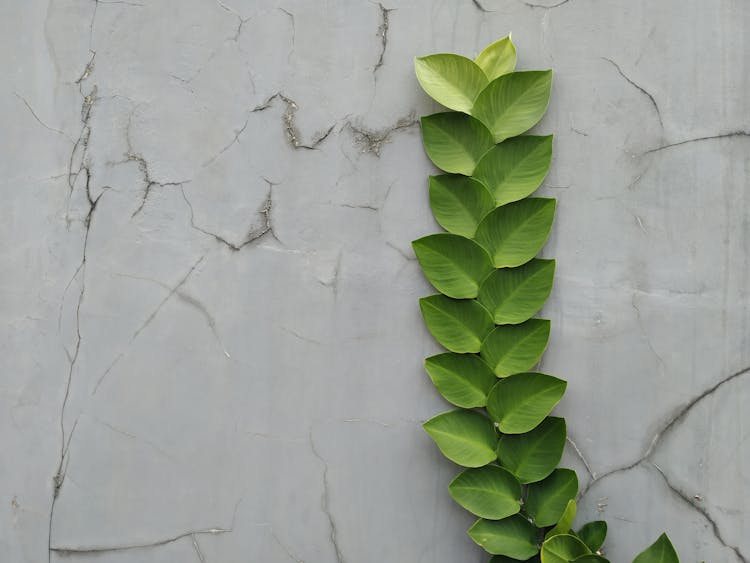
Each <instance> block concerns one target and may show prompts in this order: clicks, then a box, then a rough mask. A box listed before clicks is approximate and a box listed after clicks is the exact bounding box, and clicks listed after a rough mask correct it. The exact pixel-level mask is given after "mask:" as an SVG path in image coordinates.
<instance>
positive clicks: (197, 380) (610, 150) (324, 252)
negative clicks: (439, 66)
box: [0, 0, 750, 563]
mask: <svg viewBox="0 0 750 563" xmlns="http://www.w3.org/2000/svg"><path fill="white" fill-rule="evenodd" d="M544 4H546V5H547V6H548V7H545V6H544ZM0 26H1V27H2V32H1V33H0V42H1V46H2V50H1V52H2V55H0V61H1V63H0V64H1V65H2V67H1V68H2V76H3V80H2V86H1V87H0V108H1V115H0V124H1V130H2V135H0V143H1V144H2V159H1V162H2V174H1V175H0V185H1V186H2V200H1V203H0V259H1V262H0V264H1V265H2V267H1V268H0V320H1V321H2V322H0V330H1V331H2V335H1V338H0V349H1V351H2V358H3V361H2V363H3V369H2V381H0V417H1V418H2V424H0V443H1V444H2V452H3V455H2V459H1V460H0V491H1V493H2V510H0V554H1V555H0V559H1V560H2V561H7V562H11V563H14V562H33V563H38V562H46V561H48V554H49V559H50V561H53V562H65V563H90V562H98V561H106V562H111V563H134V562H138V563H166V562H178V561H179V562H182V561H185V562H191V561H195V562H208V563H240V562H242V563H247V562H253V563H255V562H258V563H284V562H294V561H297V562H303V561H304V562H305V563H344V562H345V563H381V562H384V561H388V562H392V563H455V562H457V561H462V562H480V561H486V560H487V557H486V556H485V555H483V554H482V552H481V551H480V550H479V549H478V548H476V547H475V546H474V545H473V544H472V542H471V541H470V539H469V538H468V537H467V536H466V535H465V533H464V530H465V529H466V528H467V527H468V525H469V524H470V522H471V520H472V519H471V518H470V517H469V515H468V514H466V513H465V512H463V511H462V510H461V509H459V508H458V507H457V506H455V505H454V504H453V503H452V501H451V500H450V498H449V497H448V494H447V491H446V485H447V484H448V482H449V480H450V479H451V478H452V477H453V476H454V474H455V473H456V472H457V468H456V467H455V466H453V465H452V464H451V463H449V462H447V461H446V460H445V459H443V458H442V457H441V456H440V455H439V453H438V451H437V449H436V448H435V447H434V445H433V444H432V443H431V441H430V440H429V438H428V437H427V436H426V435H425V434H423V432H422V430H421V428H420V422H421V421H423V420H425V419H426V418H429V417H430V416H432V415H434V414H436V413H438V412H440V411H441V410H444V409H446V405H445V404H444V403H443V402H442V401H441V399H440V398H439V396H438V395H437V393H436V392H435V391H434V390H433V389H432V388H431V385H430V384H429V381H428V379H427V377H426V375H425V374H424V373H423V370H422V367H421V365H422V360H423V358H424V357H425V356H427V355H429V354H431V353H434V352H435V350H437V348H438V347H437V345H436V344H435V343H434V342H433V341H432V339H431V338H430V336H429V335H428V334H427V332H426V330H425V329H424V327H423V325H422V321H421V318H420V314H419V310H418V306H417V298H418V297H419V296H422V295H425V294H427V293H429V292H430V288H429V287H428V284H427V283H426V282H425V281H424V279H423V278H422V276H421V273H420V271H419V268H418V265H417V264H416V262H415V261H414V257H413V254H412V251H411V249H410V245H409V243H410V241H411V240H412V239H414V238H416V237H418V236H421V235H423V234H428V233H431V232H434V231H436V230H437V226H436V224H435V223H434V222H433V220H432V218H431V215H430V211H429V208H428V202H427V197H426V178H427V176H428V174H430V173H432V172H433V170H434V169H433V168H432V167H431V165H430V164H429V162H428V161H427V159H426V158H425V156H424V154H423V151H422V148H421V141H420V137H419V131H418V126H417V125H416V124H415V122H414V118H415V116H419V115H422V114H426V113H431V112H433V111H435V110H436V109H437V106H436V105H435V104H433V103H432V102H431V101H430V100H429V99H428V98H427V97H426V96H425V95H424V94H423V93H422V92H421V90H420V89H419V86H418V85H417V83H416V81H415V79H414V77H413V74H412V57H414V56H415V55H420V54H427V53H432V52H440V51H450V52H458V53H464V54H467V55H473V54H475V53H477V52H478V50H480V49H481V48H482V47H483V46H484V45H486V44H488V43H489V42H491V41H493V40H494V39H497V38H499V37H501V36H503V35H505V34H506V33H507V32H509V31H512V32H513V37H514V39H515V41H516V42H517V45H518V48H519V52H520V61H519V66H520V67H521V68H546V67H552V68H553V69H554V70H555V72H556V75H555V76H556V77H555V84H554V89H553V97H552V103H551V106H550V111H549V114H548V116H547V117H546V118H545V119H544V120H543V121H542V123H541V124H540V125H539V126H538V127H537V129H536V130H537V131H539V132H544V133H547V132H554V133H555V135H556V141H555V158H554V162H553V166H552V171H551V173H550V175H549V177H548V179H547V181H546V183H545V186H544V188H543V189H542V190H541V193H542V194H544V195H546V196H552V197H557V198H558V200H559V206H558V213H557V219H556V225H555V230H554V233H553V236H552V238H551V241H550V243H549V244H548V245H547V249H546V251H545V254H546V255H547V256H551V257H552V256H553V257H555V258H557V259H558V274H557V278H556V286H555V289H554V294H553V297H552V299H551V300H550V302H549V304H548V306H547V307H546V309H545V315H546V316H547V317H548V318H550V319H552V321H553V336H552V339H551V343H550V347H549V351H548V353H547V354H546V357H545V359H544V362H543V369H544V370H546V371H548V372H550V373H553V374H555V375H558V376H560V377H564V378H566V379H568V380H569V381H570V385H569V391H568V395H567V397H566V398H565V399H564V402H563V404H562V405H561V408H560V409H559V412H561V413H563V414H564V415H565V416H567V417H568V424H569V429H570V434H571V437H572V439H573V440H574V441H575V443H576V444H577V446H578V452H577V453H576V451H574V449H573V448H572V447H571V449H570V451H569V452H568V454H566V459H565V464H566V465H568V466H571V467H574V468H576V469H577V470H578V471H579V475H580V478H581V482H582V486H583V487H585V494H584V495H583V497H582V499H581V507H582V508H581V512H582V513H583V514H582V516H583V517H584V518H594V517H603V518H605V519H606V520H607V521H608V522H609V523H610V530H611V536H610V539H609V542H608V553H609V554H610V556H611V557H612V558H613V560H614V561H621V562H623V561H630V559H629V557H632V555H633V554H634V553H635V552H636V551H638V550H639V549H640V548H642V547H644V546H645V545H646V544H648V543H650V542H651V541H652V540H653V539H654V538H655V537H656V535H658V533H660V532H661V531H662V530H665V529H666V530H668V532H669V533H670V535H671V536H672V538H673V540H674V542H675V544H676V545H677V546H678V548H679V550H680V552H681V554H682V556H683V561H686V562H698V561H703V560H705V561H707V562H711V563H719V562H735V561H746V560H747V559H748V558H750V537H749V536H748V534H747V530H748V529H750V519H749V514H750V513H749V511H750V498H748V495H749V494H750V453H749V452H750V444H748V441H747V439H748V437H749V436H750V434H748V432H750V430H748V428H749V427H750V410H748V409H745V408H744V406H745V405H746V403H747V401H748V399H750V376H748V374H749V373H750V372H748V371H747V370H748V366H750V348H749V345H750V324H748V319H749V318H750V317H749V314H750V297H749V295H748V287H749V286H748V283H749V282H750V279H749V276H750V262H749V260H748V259H749V257H750V252H749V251H748V241H749V236H750V223H749V222H748V218H749V217H750V208H749V207H748V205H749V204H750V185H749V183H748V177H749V175H750V157H749V155H750V139H748V136H749V135H750V134H749V133H748V130H749V128H750V102H749V101H748V100H750V97H748V95H747V92H748V91H749V90H750V73H749V72H748V68H747V65H748V63H747V61H748V52H750V51H749V50H750V45H748V34H747V30H748V29H749V28H750V4H749V3H748V2H746V1H745V0H713V1H707V0H660V1H658V2H655V1H652V0H627V1H625V0H621V1H617V0H563V1H559V0H558V1H557V2H554V1H551V0H534V1H529V2H525V1H523V0H475V1H473V2H472V0H461V1H451V2H430V1H428V0H420V1H409V2H407V1H403V2H399V1H396V0H393V1H390V0H388V1H386V0H382V4H378V3H377V2H370V1H364V0H362V1H359V0H358V1H356V2H355V1H344V0H339V1H326V2H305V1H303V0H284V1H282V2H280V3H273V2H250V1H241V0H99V1H98V2H95V1H92V0H49V1H42V0H28V1H23V2H18V1H12V0H5V1H4V2H2V6H1V7H0ZM56 475H59V476H60V478H59V479H58V481H57V487H56V484H55V476H56ZM63 476H64V478H63ZM56 488H58V489H59V490H58V491H57V494H55V489H56ZM582 521H583V520H582ZM139 546H140V547H139Z"/></svg>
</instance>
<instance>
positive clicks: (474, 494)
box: [448, 465, 522, 520]
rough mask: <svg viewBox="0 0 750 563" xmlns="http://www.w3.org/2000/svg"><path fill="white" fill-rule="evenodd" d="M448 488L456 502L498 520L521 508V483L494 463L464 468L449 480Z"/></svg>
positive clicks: (476, 512) (471, 510)
mask: <svg viewBox="0 0 750 563" xmlns="http://www.w3.org/2000/svg"><path fill="white" fill-rule="evenodd" d="M448 491H449V492H450V494H451V496H452V497H453V500H455V501H456V502H457V503H458V504H460V505H461V506H463V507H464V508H465V509H466V510H468V511H469V512H471V513H472V514H476V515H477V516H480V517H482V518H489V519H490V520H501V519H503V518H507V517H508V516H512V515H513V514H517V513H518V511H519V510H521V495H522V491H521V483H519V482H518V479H516V478H515V477H514V476H513V474H512V473H511V472H510V471H508V470H506V469H503V468H502V467H498V466H497V465H487V466H485V467H480V468H477V469H467V470H465V471H464V472H462V473H461V474H459V475H458V477H456V478H455V479H453V481H451V484H450V485H449V486H448Z"/></svg>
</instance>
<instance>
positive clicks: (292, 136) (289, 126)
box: [250, 92, 336, 150]
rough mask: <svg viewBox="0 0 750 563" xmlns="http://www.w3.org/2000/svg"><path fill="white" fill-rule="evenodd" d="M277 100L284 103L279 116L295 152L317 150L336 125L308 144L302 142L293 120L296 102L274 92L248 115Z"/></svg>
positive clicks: (263, 108)
mask: <svg viewBox="0 0 750 563" xmlns="http://www.w3.org/2000/svg"><path fill="white" fill-rule="evenodd" d="M277 99H278V100H281V101H282V102H283V103H284V106H285V109H284V113H283V114H282V116H281V120H282V122H283V124H284V132H285V133H286V137H287V140H288V141H289V144H290V145H291V146H292V148H293V149H295V150H299V149H306V150H317V148H318V146H320V144H321V143H323V141H325V140H326V139H327V138H328V136H329V135H330V134H331V133H332V132H333V129H334V127H336V124H335V123H334V124H333V125H331V126H330V127H329V128H328V129H326V130H325V131H322V132H320V133H317V134H316V135H314V136H313V138H312V140H311V141H310V143H304V142H302V140H301V134H300V131H299V129H298V128H297V124H296V119H295V115H296V113H297V110H298V109H299V106H298V105H297V102H295V101H294V100H293V99H291V98H290V97H289V96H286V95H285V94H283V93H282V92H276V93H275V94H273V95H272V96H270V97H269V98H267V99H266V101H265V102H263V103H262V104H260V105H258V106H256V107H255V108H253V109H252V110H251V112H250V113H256V112H259V111H265V110H267V109H268V108H270V107H271V106H272V105H273V102H274V101H275V100H277Z"/></svg>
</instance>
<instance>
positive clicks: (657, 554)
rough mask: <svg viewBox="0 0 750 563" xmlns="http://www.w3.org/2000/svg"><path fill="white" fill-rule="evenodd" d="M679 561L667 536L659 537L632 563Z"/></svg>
mask: <svg viewBox="0 0 750 563" xmlns="http://www.w3.org/2000/svg"><path fill="white" fill-rule="evenodd" d="M679 561H680V559H679V558H678V557H677V552H676V551H675V549H674V546H673V545H672V542H671V541H669V538H668V537H667V534H662V535H660V536H659V538H658V539H657V540H656V541H655V542H654V543H652V544H651V545H650V546H648V548H646V550H645V551H643V552H641V553H640V554H639V555H638V556H637V557H636V558H635V559H633V563H679Z"/></svg>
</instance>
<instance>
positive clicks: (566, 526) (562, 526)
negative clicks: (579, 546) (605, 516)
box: [545, 499, 588, 549]
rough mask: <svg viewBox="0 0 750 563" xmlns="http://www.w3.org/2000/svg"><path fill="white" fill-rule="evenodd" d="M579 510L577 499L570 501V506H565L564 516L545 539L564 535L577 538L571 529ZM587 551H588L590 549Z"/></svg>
mask: <svg viewBox="0 0 750 563" xmlns="http://www.w3.org/2000/svg"><path fill="white" fill-rule="evenodd" d="M577 510H578V506H577V505H576V501H575V499H570V500H569V501H568V504H566V505H565V510H563V513H562V516H560V520H559V522H558V523H557V524H555V527H554V528H552V529H551V530H550V531H549V532H547V535H546V536H545V539H547V538H551V537H552V536H558V535H562V534H568V535H572V536H575V533H574V532H571V531H570V528H571V527H572V526H573V520H575V519H576V511H577ZM586 549H588V547H587V548H586Z"/></svg>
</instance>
